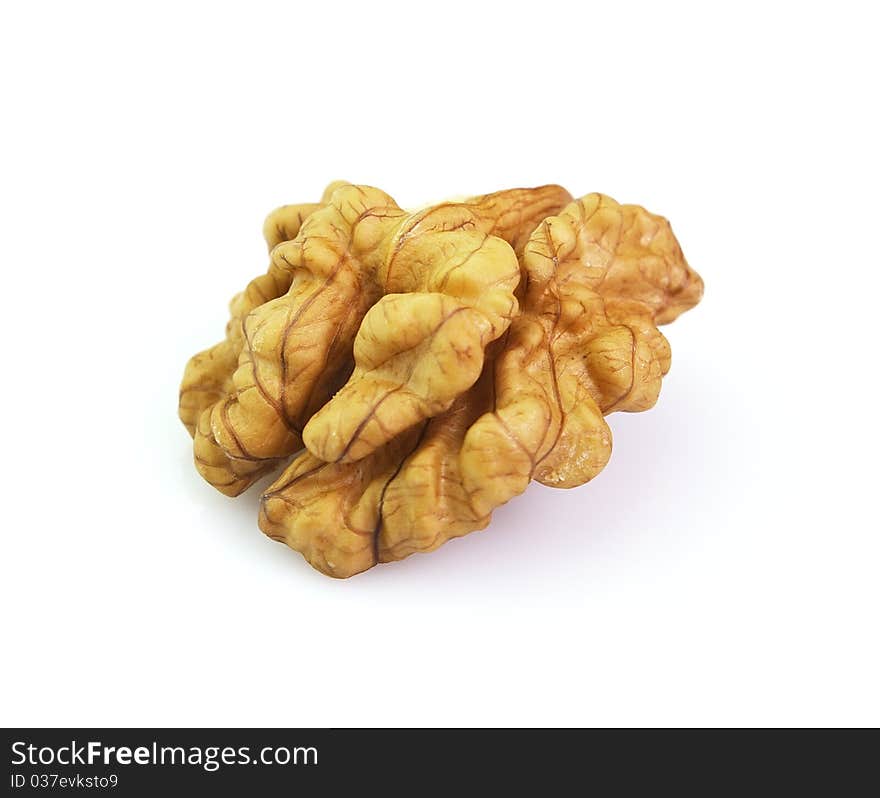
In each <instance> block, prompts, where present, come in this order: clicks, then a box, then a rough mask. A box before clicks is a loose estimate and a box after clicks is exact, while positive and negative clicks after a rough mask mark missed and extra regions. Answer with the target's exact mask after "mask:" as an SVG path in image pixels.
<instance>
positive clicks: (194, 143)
mask: <svg viewBox="0 0 880 798" xmlns="http://www.w3.org/2000/svg"><path fill="white" fill-rule="evenodd" d="M869 7H870V6H869V4H857V3H852V4H850V3H845V2H836V3H833V4H830V5H829V4H810V3H807V4H803V3H796V4H795V3H793V4H791V5H790V6H789V5H784V4H774V3H768V2H762V3H758V4H755V5H751V4H748V3H736V4H727V5H726V6H725V7H724V8H723V9H721V8H720V7H718V6H717V5H716V4H696V3H695V4H693V5H680V4H673V5H670V4H666V3H662V4H650V5H648V4H645V6H644V7H639V6H637V5H635V4H632V3H626V4H615V3H601V4H589V3H562V2H550V3H515V2H509V3H502V4H498V5H497V6H491V5H489V4H480V3H477V2H465V3H455V2H444V3H429V4H419V3H407V4H400V5H393V6H392V5H385V4H382V3H377V2H369V3H367V2H363V3H358V4H355V5H349V6H346V5H344V4H339V3H301V4H296V3H284V4H279V5H277V6H267V5H265V4H262V3H247V4H245V5H243V6H240V7H239V10H237V11H232V10H228V11H227V10H225V9H224V7H223V6H222V4H216V3H212V4H206V5H204V6H198V5H195V4H187V3H173V4H168V5H161V4H156V3H149V4H147V3H144V4H138V5H135V4H132V3H107V4H100V5H99V4H96V3H91V2H79V3H55V4H53V3H30V4H26V3H20V4H12V3H7V4H4V5H3V11H2V13H0V74H2V107H0V116H2V123H0V137H2V150H0V158H2V173H0V191H2V207H0V220H2V222H0V223H2V237H0V248H2V253H0V255H2V259H0V267H2V270H3V271H2V287H3V293H2V298H3V301H2V316H0V317H2V325H3V341H4V342H5V346H4V358H3V360H4V369H3V390H2V392H0V397H2V398H0V403H2V407H0V418H2V425H3V426H2V429H3V432H2V438H3V458H2V464H3V477H2V485H3V507H2V518H0V525H2V541H3V554H2V584H0V598H2V605H0V612H2V616H3V628H2V640H3V643H2V646H3V655H2V659H0V674H2V678H0V691H2V692H0V722H2V723H3V724H4V725H12V724H26V725H44V724H48V725H78V724H111V725H128V726H137V725H145V724H156V725H318V726H340V725H380V726H382V725H395V724H404V725H472V724H480V725H555V724H562V725H630V724H637V725H641V724H661V725H682V724H712V725H717V724H720V725H730V724H733V725H739V724H744V725H766V724H785V725H788V724H793V725H802V724H877V723H880V693H878V679H877V674H878V672H880V656H878V654H880V650H878V612H877V611H878V606H880V591H878V566H880V557H878V555H880V544H878V539H877V530H878V524H877V517H876V516H877V495H878V490H877V486H876V480H877V474H878V469H877V451H878V434H877V433H878V425H877V413H878V410H877V402H878V392H877V383H878V381H877V371H878V366H877V356H878V344H877V329H878V325H877V322H876V321H875V319H876V318H877V303H878V291H877V289H878V276H877V275H878V267H880V262H878V232H877V231H878V210H880V208H878V182H880V181H878V178H880V174H878V159H877V141H878V137H880V131H878V126H877V123H876V120H875V117H874V113H875V112H876V106H877V97H876V88H877V87H876V78H877V74H878V68H880V64H878V58H877V48H876V41H875V33H876V25H875V24H874V23H873V22H872V21H871V20H870V19H869V18H868V16H867V14H868V12H867V11H866V10H862V11H860V10H859V9H860V8H861V9H868V8H869ZM335 178H345V179H347V180H351V181H355V182H364V183H370V184H374V185H379V186H380V187H382V188H384V189H385V190H387V191H388V192H390V193H391V194H392V195H393V196H394V197H395V198H396V199H397V200H398V202H400V203H401V204H403V205H417V204H422V203H424V202H428V201H430V200H439V199H442V198H445V197H448V196H453V195H462V194H467V193H480V192H487V191H492V190H496V189H500V188H502V187H510V186H518V185H535V184H540V183H547V182H559V183H562V184H564V185H565V186H566V187H567V188H569V190H570V191H572V192H573V193H574V194H576V195H580V194H583V193H586V192H589V191H594V190H598V191H603V192H606V193H608V194H610V195H612V196H613V197H615V198H617V199H618V200H620V201H624V202H637V203H640V204H643V205H645V206H646V207H648V208H649V209H650V210H652V211H655V212H657V213H662V214H664V215H666V216H667V217H668V218H669V219H670V220H671V221H672V224H673V227H674V229H675V231H676V233H677V235H678V237H679V239H680V241H681V243H682V246H683V248H684V251H685V253H686V255H687V257H688V259H689V261H690V262H691V264H692V265H693V266H694V268H696V269H697V270H698V271H699V272H700V273H701V275H702V276H703V278H704V279H705V281H706V296H705V300H704V301H703V303H702V304H701V305H700V306H698V307H697V308H696V309H695V310H693V311H691V312H690V313H688V314H687V315H686V316H684V317H683V318H682V319H681V320H680V321H678V322H676V323H675V324H674V325H672V326H671V327H669V328H666V330H665V332H666V333H667V335H668V337H669V339H670V341H671V343H672V348H673V367H672V371H671V373H670V374H669V377H668V378H667V380H666V381H665V382H664V388H663V391H662V394H661V397H660V402H659V404H658V406H657V407H656V409H654V410H652V411H650V412H647V413H643V414H639V415H624V414H618V415H615V416H613V417H612V418H611V419H610V423H611V426H612V428H613V431H614V435H615V441H614V447H615V448H614V454H613V456H612V459H611V462H610V464H609V465H608V467H607V468H606V470H605V471H604V472H603V473H602V474H601V475H600V476H599V477H598V478H597V479H596V480H595V481H594V482H593V483H591V484H589V485H587V486H584V487H582V488H580V489H576V490H573V491H554V490H550V489H547V488H542V487H540V486H537V485H533V486H532V487H530V488H529V490H528V491H527V492H526V493H525V494H524V495H523V496H521V497H519V498H517V499H515V500H514V501H513V502H511V503H510V504H509V505H507V506H505V507H503V508H502V509H500V510H499V511H498V512H497V513H496V515H495V520H494V521H493V523H492V525H491V526H490V528H489V530H488V531H485V532H479V533H474V534H472V535H470V536H469V537H467V538H465V539H463V540H460V541H456V542H453V543H450V544H448V545H446V546H444V547H443V548H442V549H441V550H440V551H438V552H436V553H434V554H431V555H427V556H424V555H420V556H415V557H412V558H410V559H408V560H406V561H404V562H402V563H398V564H394V565H389V566H382V567H379V568H375V569H373V570H372V571H370V572H368V573H366V574H363V575H361V576H358V577H356V578H354V579H351V580H348V581H334V580H331V579H328V578H326V577H324V576H321V575H320V574H318V573H317V572H315V571H313V570H312V569H311V568H309V567H308V566H307V565H306V564H305V562H304V561H303V560H302V559H301V557H300V556H299V555H298V554H296V553H295V552H293V551H290V550H288V549H286V548H285V547H283V546H280V545H278V544H276V543H274V542H272V541H271V540H269V539H268V538H266V537H264V536H263V535H262V534H261V533H260V531H259V529H258V528H257V525H256V515H257V504H258V491H256V490H254V491H252V492H250V493H249V494H248V495H246V496H243V497H241V498H239V499H237V500H234V501H233V500H229V499H226V498H225V497H223V496H221V495H220V494H218V493H216V492H214V491H213V490H212V489H211V488H210V487H208V486H207V485H206V484H205V483H203V482H202V481H201V479H200V478H199V477H198V476H197V475H196V473H195V471H194V469H193V468H192V466H191V462H190V457H191V449H190V441H189V438H188V436H187V434H186V432H185V430H184V429H183V427H182V426H181V425H180V423H179V422H178V420H177V418H176V403H177V384H178V381H179V378H180V376H181V373H182V369H183V365H184V363H185V361H186V359H187V358H188V357H189V355H190V354H192V353H193V352H194V351H196V350H198V349H201V348H203V347H205V346H207V345H210V344H212V343H214V342H215V341H216V340H218V339H219V338H220V337H221V336H222V332H223V326H224V324H225V321H226V303H227V301H228V299H229V297H230V296H231V295H232V294H233V293H235V292H236V291H238V290H240V289H241V287H242V286H243V285H244V284H245V283H246V282H247V280H248V279H250V278H251V277H252V276H254V275H255V274H257V273H259V272H260V271H262V270H263V269H264V268H265V266H266V263H267V258H266V255H265V250H264V246H263V242H262V240H261V238H260V228H261V224H262V220H263V216H264V215H265V213H266V212H268V211H269V210H271V209H272V208H273V207H275V206H277V205H279V204H282V203H286V202H302V201H311V200H314V199H316V198H317V197H318V196H319V195H320V192H321V191H322V189H323V187H324V184H325V183H327V182H328V181H330V180H332V179H335Z"/></svg>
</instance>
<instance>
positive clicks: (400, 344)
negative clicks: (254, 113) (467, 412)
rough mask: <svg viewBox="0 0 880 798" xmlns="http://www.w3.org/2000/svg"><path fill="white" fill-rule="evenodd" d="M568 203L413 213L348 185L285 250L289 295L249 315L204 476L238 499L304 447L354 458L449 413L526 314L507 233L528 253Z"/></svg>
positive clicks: (209, 426)
mask: <svg viewBox="0 0 880 798" xmlns="http://www.w3.org/2000/svg"><path fill="white" fill-rule="evenodd" d="M567 199H568V194H567V193H566V192H565V191H564V189H561V188H559V187H558V186H546V187H543V188H540V189H528V190H526V189H517V190H513V191H508V192H499V193H497V194H493V195H487V196H486V197H479V198H476V199H475V200H471V201H467V202H464V203H444V204H442V205H438V206H433V207H431V208H428V209H425V210H423V211H420V212H417V213H412V214H410V213H407V212H406V211H404V210H402V209H401V208H399V207H398V206H397V204H396V203H395V202H394V200H393V199H391V197H389V196H388V195H387V194H385V193H384V192H382V191H380V190H379V189H375V188H371V187H368V186H355V185H351V184H337V185H336V186H335V188H334V190H333V191H332V193H331V195H330V196H329V197H326V196H325V200H326V202H325V204H324V205H323V207H321V208H320V209H319V210H317V211H315V212H314V213H312V214H311V215H310V216H309V217H308V219H306V221H305V222H304V224H303V225H302V228H301V229H300V230H299V232H298V234H297V235H296V237H295V238H294V239H292V240H289V241H282V242H280V243H279V244H278V245H277V246H276V247H275V248H274V249H273V250H272V268H273V270H274V271H275V272H277V273H283V274H284V275H286V277H287V279H288V280H289V286H290V287H289V290H288V291H287V293H286V294H284V295H283V296H279V297H278V298H276V299H272V300H271V301H268V302H265V303H264V304H261V305H259V306H258V307H255V308H252V309H251V310H250V311H249V313H248V314H247V315H245V316H243V317H242V322H241V329H242V332H243V345H242V347H241V354H240V356H239V359H238V365H237V368H236V369H235V371H234V373H233V375H232V383H231V386H230V389H229V390H228V391H227V392H226V394H225V396H224V398H223V399H222V400H221V401H218V402H216V403H215V404H214V405H213V407H212V410H211V414H210V416H209V417H207V418H206V417H205V416H204V414H203V415H202V417H201V419H200V423H199V429H197V430H196V440H197V449H199V448H200V447H199V442H200V441H208V442H209V443H210V444H211V446H212V448H211V454H212V457H211V458H210V461H209V462H210V466H209V467H206V466H203V467H202V468H201V469H200V470H201V471H202V473H203V475H205V476H206V478H208V481H210V482H212V483H213V484H217V486H218V487H219V488H221V489H222V490H223V491H224V492H226V493H229V494H230V495H235V494H236V493H240V492H241V491H242V490H244V489H245V488H246V487H247V486H248V485H249V484H251V482H253V481H254V480H255V479H256V478H257V477H259V476H260V475H261V474H262V473H265V472H266V471H267V470H270V469H271V468H273V467H275V466H276V465H277V463H278V461H279V459H281V458H284V457H287V456H289V455H291V454H293V453H294V452H295V451H297V450H298V449H299V448H300V447H301V445H302V442H303V439H305V442H306V444H307V445H308V446H309V448H310V449H312V450H313V451H314V452H315V453H316V454H318V455H319V456H321V457H323V458H326V459H346V460H348V459H354V458H357V457H363V456H365V455H366V454H368V453H369V452H371V451H373V450H374V449H375V448H377V447H378V446H381V445H382V444H384V443H385V442H387V441H388V440H390V439H391V438H392V437H394V436H395V435H396V434H397V433H398V432H401V431H403V430H405V429H406V428H407V427H410V426H412V425H414V424H417V423H418V422H419V421H421V420H422V419H424V418H428V417H431V416H433V415H436V414H438V413H441V412H443V410H445V409H446V408H448V407H449V406H450V404H451V403H452V402H453V401H454V400H455V398H456V397H457V396H458V395H459V394H460V393H461V392H463V391H465V390H467V389H468V388H469V387H470V386H471V385H472V384H473V383H474V381H475V380H476V379H477V377H478V376H479V374H480V370H481V369H482V365H483V353H484V350H485V347H486V346H487V345H488V343H489V342H491V341H492V340H495V339H496V338H497V337H498V336H499V335H501V334H502V333H503V332H504V331H505V330H506V328H507V326H508V325H509V323H510V320H511V318H512V317H513V316H514V314H515V312H516V307H517V303H516V299H515V297H514V290H515V288H516V285H517V283H518V281H519V266H518V263H517V259H516V255H515V253H514V251H513V249H512V248H511V245H510V244H508V243H507V242H506V241H505V240H504V239H503V238H500V237H499V236H498V235H496V234H495V232H498V233H501V234H502V235H505V236H509V237H510V239H511V241H512V242H513V243H514V244H519V243H520V239H519V237H518V236H519V235H520V230H521V226H522V224H523V223H524V221H525V220H529V221H531V220H533V219H536V218H539V217H540V216H541V215H542V214H544V213H546V212H547V211H548V209H556V208H559V207H561V206H562V205H563V204H564V202H565V201H566V200H567ZM352 369H354V373H353V374H352ZM349 375H351V379H349V381H348V383H347V384H346V385H345V386H344V387H343V388H342V390H341V391H340V393H339V395H338V397H336V398H334V400H331V401H330V402H329V403H328V404H327V406H326V407H324V408H323V409H322V410H321V412H320V413H318V414H317V416H316V417H315V418H313V419H312V416H313V415H314V414H315V413H316V411H318V409H319V408H321V407H322V405H324V403H325V402H327V400H328V398H329V397H330V396H332V395H333V393H334V392H335V391H336V390H337V389H339V388H340V386H342V384H343V383H344V382H345V381H346V379H348V378H349ZM337 399H338V400H339V401H337ZM340 411H341V412H340ZM309 419H312V421H311V422H309ZM306 422H309V424H308V428H307V429H306V430H305V432H303V428H304V427H305V426H306ZM203 427H204V429H203ZM203 460H208V458H206V457H203ZM209 468H210V470H209ZM230 472H231V473H232V475H233V476H232V477H231V478H230V476H229V474H230Z"/></svg>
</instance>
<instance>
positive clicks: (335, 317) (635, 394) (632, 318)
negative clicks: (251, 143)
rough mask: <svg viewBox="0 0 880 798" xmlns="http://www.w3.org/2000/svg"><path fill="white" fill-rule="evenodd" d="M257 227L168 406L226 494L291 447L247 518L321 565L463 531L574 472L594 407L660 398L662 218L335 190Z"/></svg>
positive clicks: (340, 572)
mask: <svg viewBox="0 0 880 798" xmlns="http://www.w3.org/2000/svg"><path fill="white" fill-rule="evenodd" d="M264 236H265V238H266V240H267V243H268V244H269V246H270V250H271V255H270V266H269V270H268V272H267V274H265V275H262V276H261V277H258V278H256V279H255V280H254V281H252V283H250V284H249V285H248V288H247V289H246V290H245V291H244V292H243V293H242V294H241V295H239V296H238V297H236V298H235V299H234V300H233V302H232V305H231V319H230V322H229V325H228V326H227V336H226V339H225V340H224V341H223V342H222V343H220V344H218V345H217V346H215V347H213V348H212V349H210V350H207V351H206V352H203V353H201V354H199V355H197V356H195V357H194V358H193V359H192V360H191V361H190V363H189V364H188V365H187V369H186V372H185V375H184V381H183V384H182V386H181V396H180V416H181V419H182V420H183V422H184V424H185V425H186V426H187V428H188V429H189V430H190V432H191V433H193V434H194V450H195V459H196V465H197V468H198V470H199V472H200V473H201V474H202V476H203V477H205V479H207V481H208V482H210V483H211V484H213V485H214V486H215V487H217V488H218V490H220V491H222V492H224V493H226V494H228V495H237V494H238V493H240V492H241V491H243V490H244V489H246V488H247V487H248V486H249V485H250V484H252V483H253V481H254V480H255V479H257V478H258V477H260V476H261V475H263V474H265V473H268V472H269V471H271V470H273V469H275V468H277V467H278V466H280V465H283V463H284V461H285V460H287V459H289V458H290V457H291V456H294V455H296V456H295V457H294V458H293V460H292V461H291V462H290V463H289V465H287V467H286V468H285V469H284V471H283V473H282V474H281V475H280V476H279V477H278V478H277V479H276V481H275V482H274V483H273V484H272V485H271V486H270V487H269V488H267V489H266V490H265V492H264V495H263V498H262V502H261V510H260V518H259V524H260V527H261V528H262V529H263V531H264V532H265V533H266V534H267V535H269V536H270V537H272V538H274V539H276V540H279V541H282V542H285V543H287V544H288V545H289V546H291V547H292V548H294V549H296V550H298V551H300V552H301V553H302V554H303V556H304V557H305V558H306V559H307V560H308V561H309V562H310V563H311V564H312V565H313V566H314V567H315V568H317V569H318V570H320V571H322V572H324V573H326V574H328V575H331V576H336V577H347V576H351V575H353V574H355V573H359V572H361V571H363V570H366V569H368V568H370V567H371V566H373V565H375V564H377V563H379V562H387V561H392V560H399V559H402V558H404V557H406V556H408V555H409V554H412V553H414V552H418V551H431V550H432V549H434V548H437V547H438V546H439V545H441V544H442V543H444V542H445V541H447V540H449V539H451V538H453V537H458V536H461V535H463V534H466V533H467V532H470V531H473V530H476V529H482V528H483V527H485V526H486V525H487V524H488V523H489V520H490V518H491V513H492V511H493V510H494V509H495V508H496V507H498V506H499V505H501V504H503V503H505V502H506V501H508V500H510V499H511V498H513V497H514V496H516V495H517V494H519V493H521V492H522V491H523V490H525V488H526V486H527V485H528V483H529V481H530V480H532V479H535V480H538V481H540V482H542V483H544V484H545V485H549V486H552V487H566V488H567V487H574V486H577V485H581V484H583V483H585V482H587V481H588V480H590V479H592V478H593V477H594V476H595V475H596V474H598V473H599V471H601V469H602V468H603V467H604V466H605V464H606V463H607V461H608V458H609V456H610V453H611V432H610V430H609V428H608V425H607V423H606V421H605V418H604V417H605V415H607V414H608V413H611V412H613V411H615V410H622V411H639V410H645V409H648V408H649V407H651V406H653V404H654V403H655V402H656V400H657V396H658V394H659V390H660V382H661V379H662V377H663V375H665V374H666V372H667V371H668V370H669V365H670V349H669V345H668V343H667V341H666V339H665V337H664V336H663V335H662V334H661V333H660V332H659V330H658V329H657V325H660V324H664V323H668V322H671V321H673V320H674V319H675V318H676V317H677V316H678V315H679V314H680V313H681V312H683V311H685V310H687V309H688V308H690V307H693V306H694V305H695V304H696V303H697V302H698V301H699V299H700V296H701V295H702V281H701V280H700V278H699V276H698V275H697V274H696V273H695V272H694V271H693V270H692V269H691V268H690V267H689V266H688V264H687V262H686V260H685V258H684V256H683V254H682V252H681V249H680V247H679V245H678V242H677V241H676V239H675V237H674V235H673V234H672V231H671V228H670V227H669V224H668V222H666V220H665V219H663V218H662V217H659V216H655V215H653V214H650V213H648V212H647V211H646V210H644V209H643V208H641V207H639V206H635V205H620V204H618V203H617V202H615V201H614V200H612V199H611V198H609V197H606V196H604V195H601V194H589V195H587V196H585V197H583V198H582V199H580V200H576V201H572V200H571V197H570V195H569V194H568V192H566V191H565V190H564V189H562V188H560V187H559V186H543V187H541V188H536V189H514V190H510V191H501V192H497V193H495V194H489V195H484V196H481V197H474V198H471V199H469V200H465V201H462V202H446V203H441V204H439V205H434V206H430V207H428V208H425V209H422V210H420V211H417V212H415V213H409V212H407V211H405V210H403V209H401V208H400V207H399V206H398V205H397V204H396V203H395V202H394V200H393V199H391V197H389V196H388V195H387V194H385V193H384V192H381V191H379V190H378V189H374V188H371V187H367V186H355V185H352V184H347V183H335V184H331V186H330V187H328V189H327V191H326V192H325V194H324V196H323V198H322V200H321V202H320V203H317V204H311V205H301V206H286V207H285V208H283V209H279V210H278V211H276V212H274V214H272V215H271V216H270V217H269V219H268V220H267V222H266V225H265V227H264ZM298 451H299V452H300V453H299V454H297V452H298Z"/></svg>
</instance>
